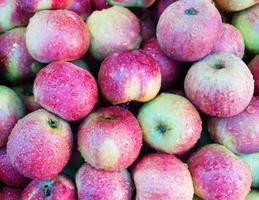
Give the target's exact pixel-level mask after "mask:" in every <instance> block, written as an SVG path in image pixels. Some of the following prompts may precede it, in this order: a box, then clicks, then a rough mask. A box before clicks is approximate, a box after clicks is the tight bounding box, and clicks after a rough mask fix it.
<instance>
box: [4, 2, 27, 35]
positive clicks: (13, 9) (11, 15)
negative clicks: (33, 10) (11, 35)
mask: <svg viewBox="0 0 259 200" xmlns="http://www.w3.org/2000/svg"><path fill="white" fill-rule="evenodd" d="M0 13H1V15H0V33H2V32H5V31H8V30H11V29H12V28H15V27H17V26H24V25H26V24H28V21H29V14H28V13H26V12H25V11H24V10H23V9H22V8H21V6H20V4H18V3H17V0H1V1H0Z"/></svg>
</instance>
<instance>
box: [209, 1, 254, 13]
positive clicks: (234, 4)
mask: <svg viewBox="0 0 259 200" xmlns="http://www.w3.org/2000/svg"><path fill="white" fill-rule="evenodd" d="M214 1H215V2H216V5H217V6H218V7H219V8H221V9H223V10H225V11H229V12H237V11H241V10H244V9H246V8H249V7H251V6H253V5H255V4H257V3H259V0H246V1H244V0H214Z"/></svg>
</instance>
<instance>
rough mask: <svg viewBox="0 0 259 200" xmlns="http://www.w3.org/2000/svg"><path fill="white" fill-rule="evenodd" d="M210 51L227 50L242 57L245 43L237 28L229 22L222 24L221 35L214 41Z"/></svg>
mask: <svg viewBox="0 0 259 200" xmlns="http://www.w3.org/2000/svg"><path fill="white" fill-rule="evenodd" d="M212 52H213V53H220V52H228V53H232V54H234V55H236V56H238V57H240V58H243V56H244V53H245V43H244V39H243V37H242V35H241V33H240V32H239V31H238V29H236V28H235V27H234V26H232V25H231V24H223V30H222V33H221V37H220V38H219V40H218V41H217V42H216V43H215V45H214V47H213V49H212Z"/></svg>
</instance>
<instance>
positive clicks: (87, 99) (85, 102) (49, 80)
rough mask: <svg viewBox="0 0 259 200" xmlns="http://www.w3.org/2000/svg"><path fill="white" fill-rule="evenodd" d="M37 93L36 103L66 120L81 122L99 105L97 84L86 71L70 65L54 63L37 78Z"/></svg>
mask: <svg viewBox="0 0 259 200" xmlns="http://www.w3.org/2000/svg"><path fill="white" fill-rule="evenodd" d="M33 93H34V96H35V100H36V102H38V103H39V104H40V105H41V106H42V107H43V108H46V109H47V110H49V111H51V112H53V113H55V114H57V115H58V116H60V117H61V118H63V119H66V120H69V121H77V120H80V119H82V118H83V117H85V116H86V115H87V114H88V113H90V112H91V110H92V109H93V107H94V105H95V103H96V102H97V95H98V90H97V83H96V81H95V79H94V77H93V76H92V75H91V74H90V73H89V72H88V71H86V70H84V69H82V68H80V67H77V66H76V65H74V64H72V63H68V62H63V61H60V62H54V63H51V64H49V65H47V66H46V67H44V68H43V69H42V70H41V71H40V72H39V73H38V75H37V77H36V79H35V81H34V85H33Z"/></svg>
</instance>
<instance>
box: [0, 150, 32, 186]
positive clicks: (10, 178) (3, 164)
mask: <svg viewBox="0 0 259 200" xmlns="http://www.w3.org/2000/svg"><path fill="white" fill-rule="evenodd" d="M0 181H2V182H3V183H5V184H6V185H9V186H12V187H23V186H25V185H26V184H27V183H28V182H29V179H27V178H26V177H24V176H23V175H21V174H20V173H19V172H18V171H17V170H16V169H15V168H14V167H13V166H12V164H11V162H10V160H9V158H8V157H7V154H6V147H3V148H1V149H0Z"/></svg>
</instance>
